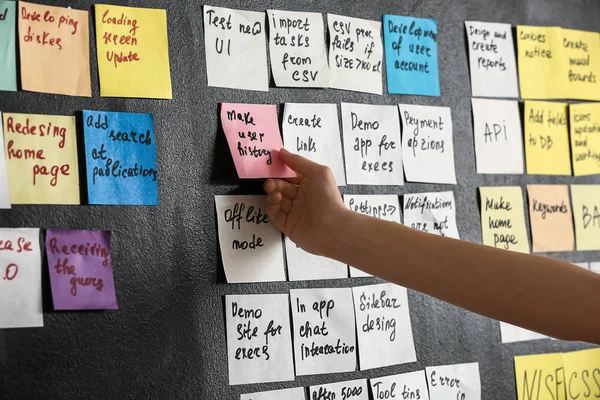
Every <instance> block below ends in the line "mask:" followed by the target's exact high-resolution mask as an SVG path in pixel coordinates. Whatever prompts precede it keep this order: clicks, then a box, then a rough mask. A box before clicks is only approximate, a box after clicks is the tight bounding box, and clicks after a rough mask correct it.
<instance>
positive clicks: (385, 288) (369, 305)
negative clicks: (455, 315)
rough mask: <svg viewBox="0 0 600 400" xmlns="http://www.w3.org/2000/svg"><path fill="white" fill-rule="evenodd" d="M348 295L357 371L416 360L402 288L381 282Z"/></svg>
mask: <svg viewBox="0 0 600 400" xmlns="http://www.w3.org/2000/svg"><path fill="white" fill-rule="evenodd" d="M352 294H353V296H354V312H355V314H356V331H357V332H358V355H359V365H360V370H361V371H364V370H368V369H373V368H379V367H387V366H390V365H396V364H405V363H410V362H414V361H417V354H416V352H415V343H414V341H413V334H412V326H411V322H410V312H409V307H408V295H407V293H406V288H403V287H402V286H397V285H394V284H392V283H383V284H379V285H370V286H360V287H354V288H352Z"/></svg>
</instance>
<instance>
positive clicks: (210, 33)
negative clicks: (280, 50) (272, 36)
mask: <svg viewBox="0 0 600 400" xmlns="http://www.w3.org/2000/svg"><path fill="white" fill-rule="evenodd" d="M203 13H204V48H205V50H206V74H207V76H208V86H218V87H225V88H232V89H247V90H259V91H263V92H267V91H268V90H269V72H268V69H267V44H266V35H265V13H264V12H254V11H242V10H233V9H230V8H222V7H211V6H207V5H205V6H204V10H203Z"/></svg>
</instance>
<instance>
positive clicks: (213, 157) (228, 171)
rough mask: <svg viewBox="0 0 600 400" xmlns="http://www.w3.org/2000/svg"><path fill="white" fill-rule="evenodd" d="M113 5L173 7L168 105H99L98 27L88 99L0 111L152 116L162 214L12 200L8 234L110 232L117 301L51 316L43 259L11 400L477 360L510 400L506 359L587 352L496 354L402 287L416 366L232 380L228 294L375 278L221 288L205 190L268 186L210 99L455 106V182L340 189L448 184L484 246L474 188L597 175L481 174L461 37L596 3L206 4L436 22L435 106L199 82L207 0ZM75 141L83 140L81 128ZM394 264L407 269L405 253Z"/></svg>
mask: <svg viewBox="0 0 600 400" xmlns="http://www.w3.org/2000/svg"><path fill="white" fill-rule="evenodd" d="M44 3H46V4H49V5H61V6H70V7H72V8H76V9H84V10H89V11H90V18H93V2H92V1H87V0H86V1H83V0H82V1H72V2H68V3H67V2H61V1H53V0H49V1H45V2H44ZM109 3H111V4H119V5H130V6H136V7H150V8H166V9H167V18H168V32H169V45H170V46H169V53H170V62H171V77H172V82H173V100H171V101H164V100H139V99H116V98H114V99H113V98H101V97H100V96H99V87H98V74H97V63H96V47H95V44H94V43H95V39H96V38H95V34H94V24H93V23H92V24H91V26H90V30H91V32H90V35H91V37H90V43H91V49H90V50H91V60H90V61H91V71H92V85H93V87H92V93H93V97H92V98H89V99H88V98H77V97H66V96H55V95H48V94H38V93H27V92H13V93H11V92H2V93H0V110H1V111H3V112H20V113H35V114H55V115H77V117H78V119H79V125H80V128H81V113H80V111H81V110H82V109H91V110H107V111H124V112H139V113H152V114H153V115H154V124H155V132H156V141H157V163H158V170H159V206H158V207H118V206H107V207H98V206H85V205H84V206H13V209H12V210H2V211H0V226H3V227H42V228H58V229H107V230H111V231H112V232H113V236H112V256H113V263H114V264H113V266H114V275H115V285H116V290H117V298H118V302H119V306H120V309H119V310H118V311H103V312H54V311H52V302H51V298H50V292H49V280H48V273H47V266H46V264H45V263H44V265H43V269H44V270H45V272H44V275H43V288H44V302H45V304H44V310H45V314H44V325H45V326H44V328H39V329H19V330H3V331H0V397H2V398H3V399H7V400H8V399H17V398H18V399H49V398H52V399H54V398H56V399H58V398H81V397H90V398H97V399H117V398H135V399H150V398H156V399H238V398H239V395H240V394H241V393H247V392H254V391H262V390H272V389H278V388H284V387H293V386H308V385H315V384H324V383H329V382H336V381H342V380H350V379H357V378H363V377H364V378H371V377H377V376H383V375H390V374H395V373H400V372H409V371H414V370H417V369H423V368H424V367H426V366H432V365H440V364H453V363H463V362H479V364H480V372H481V382H482V398H483V399H486V400H506V399H514V398H516V395H515V383H514V372H513V356H515V355H521V354H534V353H545V352H559V351H569V350H575V349H580V348H585V347H588V346H587V345H585V344H579V343H566V342H561V341H550V340H543V341H535V342H525V343H516V344H509V345H503V344H501V343H500V330H499V325H498V323H497V322H495V321H492V320H490V319H487V318H484V317H480V316H477V315H474V314H471V313H469V312H467V311H464V310H461V309H458V308H456V307H453V306H450V305H448V304H445V303H443V302H440V301H438V300H435V299H432V298H430V297H428V296H425V295H422V294H420V293H416V292H413V291H409V302H410V307H411V318H412V325H413V332H414V338H415V345H416V351H417V358H418V362H416V363H412V364H406V365H400V366H395V367H389V368H382V369H379V370H372V371H366V372H360V371H356V372H353V373H347V374H336V375H319V376H305V377H300V378H297V379H296V381H295V382H286V383H281V384H262V385H248V386H242V387H234V386H229V385H228V373H227V349H226V338H225V317H224V308H223V307H224V299H223V296H224V295H226V294H251V293H288V292H289V289H290V288H305V287H349V286H352V285H362V284H368V283H375V282H377V280H376V279H373V278H362V279H352V280H351V279H345V280H332V281H315V282H281V283H269V284H244V285H227V284H226V283H225V280H224V274H223V272H222V266H221V265H220V254H219V250H218V241H217V227H216V219H215V215H214V213H215V211H214V208H215V207H214V196H215V195H218V194H258V193H260V185H261V183H260V182H255V181H240V180H238V179H237V177H236V174H235V169H234V167H233V162H232V159H231V156H230V155H229V150H228V148H227V144H226V141H225V138H224V135H223V134H222V132H221V131H220V129H221V128H220V123H219V121H218V117H219V114H218V109H219V102H240V103H265V104H278V105H279V110H280V114H281V110H282V104H283V103H285V102H298V103H310V102H316V103H340V102H356V103H367V104H387V105H395V104H398V103H406V104H421V105H436V106H448V107H451V109H452V120H453V126H454V131H453V132H454V148H455V162H456V173H457V179H458V185H457V186H449V185H434V184H413V183H407V184H406V185H405V186H404V187H380V186H349V187H346V188H345V189H344V190H343V192H344V193H353V194H398V195H401V194H404V193H418V192H425V191H445V190H453V191H454V193H455V196H456V203H457V222H458V227H459V232H460V236H461V238H462V239H464V240H468V241H473V242H481V227H480V217H479V206H478V196H477V188H478V187H480V186H487V185H493V186H499V185H519V186H523V187H524V186H525V185H526V184H529V183H554V184H572V183H600V182H599V179H598V177H585V178H574V177H544V176H528V175H519V176H514V175H513V176H508V175H499V176H490V175H478V174H477V173H476V170H475V155H474V144H473V128H472V115H471V87H470V82H469V67H468V54H467V48H466V45H465V31H464V21H465V20H477V21H492V22H504V23H511V24H512V25H513V26H514V25H516V24H524V25H558V26H563V27H567V28H572V29H582V30H590V31H594V30H596V31H597V30H598V25H597V21H598V19H599V17H600V3H598V2H596V1H594V0H588V1H585V0H571V1H569V2H565V1H561V0H508V1H506V0H502V1H501V0H484V1H469V0H455V1H445V0H404V1H394V0H372V1H352V2H351V1H341V0H321V1H305V0H290V1H252V2H245V1H239V0H237V1H233V0H231V1H223V0H215V1H213V2H209V3H208V4H209V5H213V6H221V7H229V8H238V9H247V10H252V11H264V10H266V9H267V8H269V9H271V8H272V9H281V10H290V11H313V12H320V13H323V14H325V13H335V14H340V15H346V16H352V17H359V18H366V19H373V20H380V19H381V17H382V14H384V13H390V14H397V15H409V16H415V17H426V18H434V19H437V21H438V31H439V36H438V37H439V42H438V51H439V73H440V85H441V93H442V95H441V97H439V98H437V97H434V98H430V97H420V96H403V95H388V94H384V95H383V96H378V95H369V94H363V93H353V92H347V91H340V90H333V89H326V90H322V89H285V88H275V87H274V85H273V83H272V79H271V89H270V91H269V92H268V93H262V92H250V91H242V90H233V89H221V88H213V87H207V84H206V62H205V57H204V36H203V22H202V5H203V2H201V1H191V0H185V1H180V0H177V1H158V0H142V1H136V2H134V1H121V0H111V1H109ZM239 73H240V74H243V71H240V72H239ZM149 84H152V83H151V82H149ZM384 87H385V84H384ZM385 92H386V91H385V89H384V93H385ZM78 135H79V136H81V135H82V131H81V129H79V132H78ZM80 139H81V137H80ZM524 200H525V199H524ZM434 250H435V249H432V251H434ZM550 255H551V256H553V257H558V258H563V259H566V260H569V261H573V262H584V261H600V252H586V253H583V252H573V253H559V254H558V253H557V254H550ZM398 263H399V267H400V268H401V265H402V260H398ZM431 279H432V280H433V279H436V278H435V277H434V276H432V277H431ZM540 279H544V277H543V276H541V277H540ZM464 290H465V291H467V290H470V288H469V287H465V288H464ZM573 290H574V291H576V290H577V288H573ZM0 312H1V310H0ZM557 323H560V321H557Z"/></svg>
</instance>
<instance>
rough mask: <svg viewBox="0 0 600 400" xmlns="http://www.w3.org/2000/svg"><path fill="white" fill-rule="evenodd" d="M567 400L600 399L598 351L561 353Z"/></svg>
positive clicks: (599, 353)
mask: <svg viewBox="0 0 600 400" xmlns="http://www.w3.org/2000/svg"><path fill="white" fill-rule="evenodd" d="M563 363H564V367H565V378H566V379H565V384H566V388H567V399H568V400H586V399H598V398H600V349H598V348H596V349H590V350H581V351H574V352H571V353H563Z"/></svg>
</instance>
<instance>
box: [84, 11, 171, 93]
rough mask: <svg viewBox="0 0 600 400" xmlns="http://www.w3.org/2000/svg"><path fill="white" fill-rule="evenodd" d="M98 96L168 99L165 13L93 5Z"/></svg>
mask: <svg viewBox="0 0 600 400" xmlns="http://www.w3.org/2000/svg"><path fill="white" fill-rule="evenodd" d="M95 11H96V46H97V48H98V72H99V74H100V95H101V96H106V97H138V98H151V99H170V98H172V94H171V71H170V68H169V41H168V36H167V12H166V11H165V10H155V9H150V8H133V7H120V6H113V5H104V4H96V5H95Z"/></svg>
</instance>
